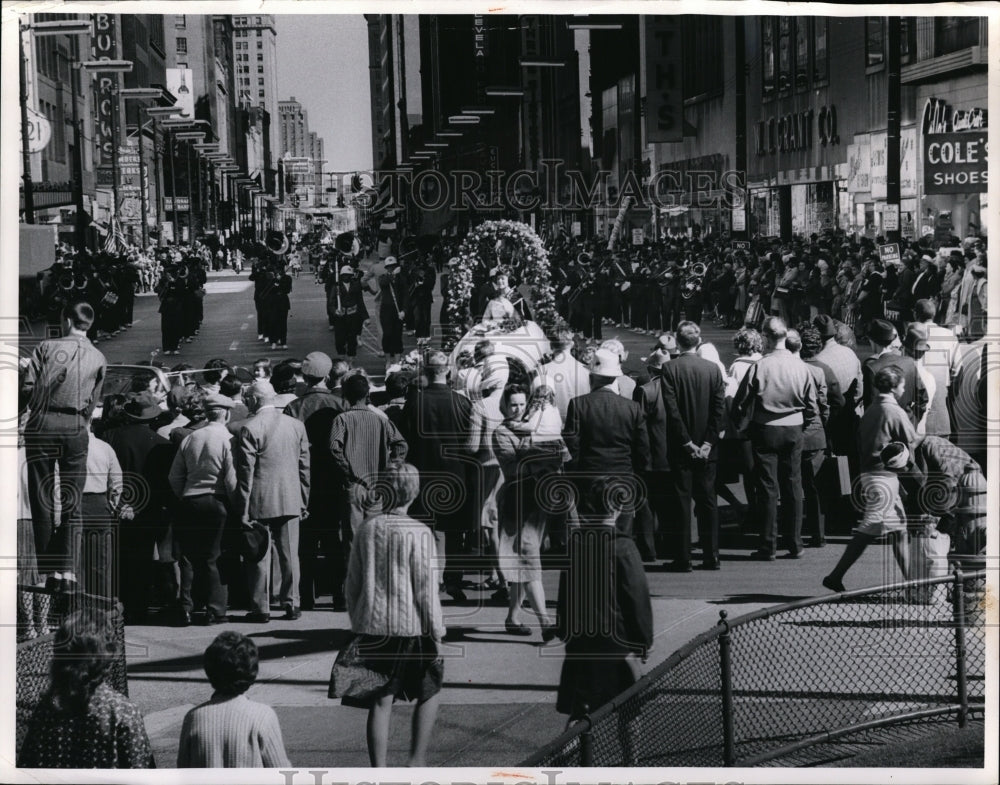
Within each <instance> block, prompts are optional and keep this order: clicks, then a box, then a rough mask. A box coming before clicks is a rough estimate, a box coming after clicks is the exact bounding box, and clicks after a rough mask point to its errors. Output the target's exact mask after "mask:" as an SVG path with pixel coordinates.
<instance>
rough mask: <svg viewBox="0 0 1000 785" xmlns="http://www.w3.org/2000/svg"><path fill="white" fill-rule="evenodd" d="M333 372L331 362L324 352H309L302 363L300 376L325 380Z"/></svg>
mask: <svg viewBox="0 0 1000 785" xmlns="http://www.w3.org/2000/svg"><path fill="white" fill-rule="evenodd" d="M331 370H333V360H331V359H330V355H328V354H327V353H326V352H309V354H307V355H306V359H304V360H303V361H302V375H303V376H314V377H316V378H317V379H325V378H326V377H327V376H329V375H330V371H331Z"/></svg>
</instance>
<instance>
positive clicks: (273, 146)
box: [233, 14, 281, 190]
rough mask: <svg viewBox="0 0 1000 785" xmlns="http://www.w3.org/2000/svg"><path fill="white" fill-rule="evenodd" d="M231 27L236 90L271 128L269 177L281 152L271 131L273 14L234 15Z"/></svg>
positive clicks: (267, 159)
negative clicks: (261, 111) (263, 115)
mask: <svg viewBox="0 0 1000 785" xmlns="http://www.w3.org/2000/svg"><path fill="white" fill-rule="evenodd" d="M233 27H234V30H233V64H234V66H235V68H236V89H237V92H238V93H239V94H241V95H243V96H246V97H247V98H248V99H249V102H250V103H251V104H252V105H253V106H255V107H258V108H259V109H261V110H263V111H264V112H266V113H267V122H266V124H269V125H270V126H271V129H272V130H270V131H268V133H267V134H266V135H267V136H268V137H269V139H268V144H267V151H266V152H267V155H266V156H265V161H264V165H265V166H264V168H265V169H266V170H267V173H268V175H269V179H272V178H273V171H274V167H275V166H277V161H278V158H279V156H280V155H281V150H279V149H278V148H279V147H280V146H281V140H280V134H279V133H277V132H276V131H275V130H274V125H275V124H276V123H277V118H278V29H277V27H276V26H275V20H274V16H273V15H272V14H261V15H255V16H234V17H233ZM264 185H265V188H266V183H265V184H264ZM268 190H271V189H268Z"/></svg>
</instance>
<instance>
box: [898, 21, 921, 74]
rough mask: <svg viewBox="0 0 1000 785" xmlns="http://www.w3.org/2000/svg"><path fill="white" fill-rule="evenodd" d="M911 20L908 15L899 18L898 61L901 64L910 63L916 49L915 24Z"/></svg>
mask: <svg viewBox="0 0 1000 785" xmlns="http://www.w3.org/2000/svg"><path fill="white" fill-rule="evenodd" d="M913 22H914V20H913V18H912V17H909V16H904V17H903V18H902V19H900V20H899V62H900V63H901V64H902V65H906V64H907V63H912V62H913V56H914V53H915V52H916V51H917V41H916V38H917V37H916V25H915V24H914V23H913Z"/></svg>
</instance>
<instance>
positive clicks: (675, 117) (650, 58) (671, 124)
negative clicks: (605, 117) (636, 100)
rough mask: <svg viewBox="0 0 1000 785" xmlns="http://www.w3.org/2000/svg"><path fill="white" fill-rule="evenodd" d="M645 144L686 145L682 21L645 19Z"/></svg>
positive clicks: (662, 18) (663, 16) (672, 18)
mask: <svg viewBox="0 0 1000 785" xmlns="http://www.w3.org/2000/svg"><path fill="white" fill-rule="evenodd" d="M645 32H646V74H647V76H646V141H647V142H648V143H654V142H682V141H684V91H683V85H682V83H681V70H682V60H681V17H679V16H667V15H659V14H657V15H651V16H647V17H646V31H645Z"/></svg>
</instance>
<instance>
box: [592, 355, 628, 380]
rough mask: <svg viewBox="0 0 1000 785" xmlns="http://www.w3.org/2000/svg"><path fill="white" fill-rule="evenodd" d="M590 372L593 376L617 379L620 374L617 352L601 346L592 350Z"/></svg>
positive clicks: (620, 365)
mask: <svg viewBox="0 0 1000 785" xmlns="http://www.w3.org/2000/svg"><path fill="white" fill-rule="evenodd" d="M590 372H591V373H592V374H594V375H595V376H607V377H609V378H613V379H617V378H618V377H619V376H621V375H622V364H621V361H620V360H619V359H618V355H617V354H615V353H614V352H612V351H609V350H607V349H603V348H602V349H598V350H597V351H596V352H594V360H593V362H592V363H591V365H590Z"/></svg>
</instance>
